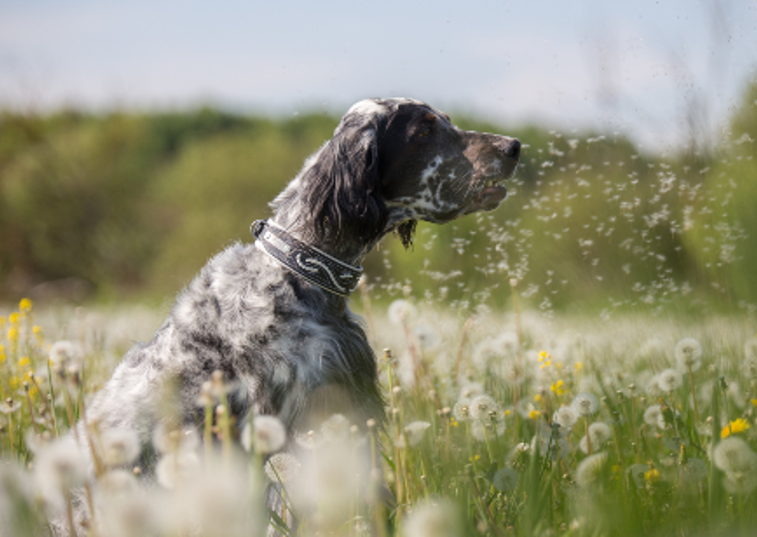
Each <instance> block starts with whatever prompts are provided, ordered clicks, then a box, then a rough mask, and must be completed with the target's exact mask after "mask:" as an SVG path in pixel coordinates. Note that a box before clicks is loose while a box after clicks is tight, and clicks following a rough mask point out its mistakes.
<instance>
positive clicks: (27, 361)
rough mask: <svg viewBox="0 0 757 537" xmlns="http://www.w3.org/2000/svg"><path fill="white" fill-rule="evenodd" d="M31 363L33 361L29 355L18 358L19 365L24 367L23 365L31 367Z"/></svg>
mask: <svg viewBox="0 0 757 537" xmlns="http://www.w3.org/2000/svg"><path fill="white" fill-rule="evenodd" d="M30 365H32V361H31V360H30V359H29V357H28V356H22V357H21V358H20V359H19V360H18V367H21V368H23V367H29V366H30Z"/></svg>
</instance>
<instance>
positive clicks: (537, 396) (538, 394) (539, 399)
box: [534, 393, 541, 403]
mask: <svg viewBox="0 0 757 537" xmlns="http://www.w3.org/2000/svg"><path fill="white" fill-rule="evenodd" d="M534 401H536V402H537V403H538V402H539V401H541V394H540V393H537V394H536V395H534Z"/></svg>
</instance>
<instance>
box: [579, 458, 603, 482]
mask: <svg viewBox="0 0 757 537" xmlns="http://www.w3.org/2000/svg"><path fill="white" fill-rule="evenodd" d="M606 462H607V453H605V452H600V453H595V454H594V455H589V456H588V457H586V458H585V459H584V460H582V461H581V462H580V463H579V464H578V467H577V468H576V483H577V484H578V486H579V487H588V486H591V485H592V484H593V483H595V482H596V481H597V480H598V479H599V478H600V476H601V475H602V471H603V470H604V466H605V463H606Z"/></svg>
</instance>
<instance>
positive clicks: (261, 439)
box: [241, 416, 287, 455]
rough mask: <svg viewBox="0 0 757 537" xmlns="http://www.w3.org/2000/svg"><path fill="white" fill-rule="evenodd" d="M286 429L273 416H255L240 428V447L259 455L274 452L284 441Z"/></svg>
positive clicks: (282, 445)
mask: <svg viewBox="0 0 757 537" xmlns="http://www.w3.org/2000/svg"><path fill="white" fill-rule="evenodd" d="M286 438H287V435H286V429H285V428H284V424H283V423H281V420H280V419H279V418H277V417H275V416H255V417H254V418H252V423H247V424H246V425H245V427H244V429H243V430H242V438H241V440H242V447H244V449H245V451H248V452H249V451H254V452H255V453H257V454H259V455H267V454H269V453H274V452H276V451H278V450H280V449H281V448H282V447H284V444H285V443H286Z"/></svg>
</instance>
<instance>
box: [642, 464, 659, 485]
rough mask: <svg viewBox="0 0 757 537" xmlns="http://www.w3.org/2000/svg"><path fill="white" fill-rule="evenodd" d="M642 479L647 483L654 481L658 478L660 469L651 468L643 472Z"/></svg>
mask: <svg viewBox="0 0 757 537" xmlns="http://www.w3.org/2000/svg"><path fill="white" fill-rule="evenodd" d="M644 479H646V480H647V482H649V483H654V482H656V481H659V480H660V471H659V470H658V469H657V468H652V469H651V470H649V471H646V472H644Z"/></svg>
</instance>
